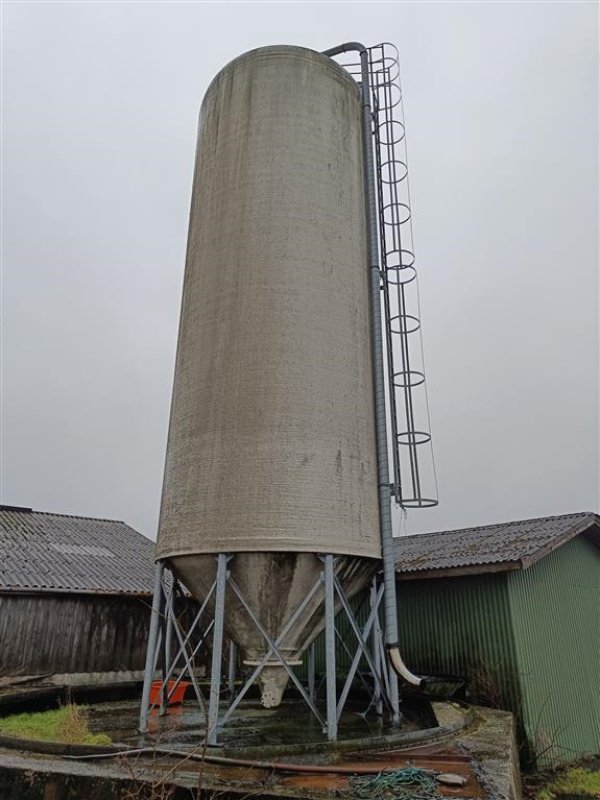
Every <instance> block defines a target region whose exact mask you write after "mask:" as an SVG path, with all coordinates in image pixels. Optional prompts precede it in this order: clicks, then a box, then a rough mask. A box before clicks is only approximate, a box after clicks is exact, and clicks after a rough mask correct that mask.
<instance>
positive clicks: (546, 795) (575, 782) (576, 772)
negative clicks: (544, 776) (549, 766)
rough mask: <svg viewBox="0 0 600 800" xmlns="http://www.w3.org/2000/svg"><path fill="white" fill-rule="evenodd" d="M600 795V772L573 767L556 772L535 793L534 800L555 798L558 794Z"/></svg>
mask: <svg viewBox="0 0 600 800" xmlns="http://www.w3.org/2000/svg"><path fill="white" fill-rule="evenodd" d="M565 794H566V795H589V796H590V797H598V795H600V772H597V771H591V770H589V769H585V768H584V767H574V768H572V769H567V770H565V771H564V772H561V773H560V774H558V775H557V776H556V777H555V778H554V779H553V780H552V781H550V782H549V783H547V784H546V785H545V786H543V787H542V788H541V789H539V790H538V791H537V792H536V794H535V800H555V798H557V797H559V796H560V795H565Z"/></svg>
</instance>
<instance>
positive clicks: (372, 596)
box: [370, 575, 383, 716]
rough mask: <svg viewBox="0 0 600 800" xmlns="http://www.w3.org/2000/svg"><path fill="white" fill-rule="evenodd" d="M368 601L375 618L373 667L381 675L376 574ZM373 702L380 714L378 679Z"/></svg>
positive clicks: (381, 710) (372, 644)
mask: <svg viewBox="0 0 600 800" xmlns="http://www.w3.org/2000/svg"><path fill="white" fill-rule="evenodd" d="M370 602H371V613H373V611H375V620H374V622H373V628H372V634H371V646H372V648H373V663H374V665H375V669H376V670H377V674H378V675H381V650H380V641H381V626H380V625H379V607H378V606H379V604H378V603H377V576H375V575H374V576H373V580H372V581H371V593H370ZM373 702H374V704H375V711H376V712H377V714H379V715H380V716H381V714H382V713H383V701H382V697H381V684H380V682H379V681H377V680H376V681H375V685H374V687H373Z"/></svg>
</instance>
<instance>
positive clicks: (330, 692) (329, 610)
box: [324, 555, 337, 742]
mask: <svg viewBox="0 0 600 800" xmlns="http://www.w3.org/2000/svg"><path fill="white" fill-rule="evenodd" d="M334 578H335V575H334V563H333V556H332V555H326V556H325V573H324V580H325V670H326V672H325V683H326V687H327V738H328V739H329V741H330V742H335V741H336V740H337V696H336V675H335V582H334Z"/></svg>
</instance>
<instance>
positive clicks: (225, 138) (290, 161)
mask: <svg viewBox="0 0 600 800" xmlns="http://www.w3.org/2000/svg"><path fill="white" fill-rule="evenodd" d="M361 135H362V134H361V107H360V95H359V91H358V88H357V86H356V84H355V83H354V81H353V80H352V79H351V78H350V76H349V75H348V74H347V73H346V72H345V71H344V70H343V69H342V68H340V67H339V66H338V65H336V64H335V63H334V62H333V61H331V60H330V59H329V58H327V57H325V56H323V55H321V54H319V53H316V52H313V51H310V50H305V49H303V48H297V47H268V48H261V49H259V50H254V51H252V52H250V53H247V54H245V55H243V56H241V57H240V58H238V59H236V60H235V61H233V62H232V63H231V64H229V65H228V66H227V67H225V68H224V69H223V70H222V71H221V72H220V73H219V74H218V75H217V77H216V78H215V80H214V81H213V83H212V84H211V86H210V88H209V90H208V92H207V94H206V96H205V98H204V101H203V104H202V109H201V113H200V127H199V135H198V146H197V153H196V168H195V175H194V184H193V192H192V207H191V216H190V229H189V239H188V250H187V260H186V270H185V279H184V287H183V299H182V308H181V320H180V328H179V339H178V348H177V357H176V367H175V380H174V388H173V398H172V406H171V420H170V428H169V438H168V446H167V459H166V466H165V478H164V486H163V497H162V506H161V515H160V523H159V535H158V542H157V557H158V558H163V559H168V560H169V562H170V564H171V565H172V566H173V567H174V569H175V570H176V572H177V573H178V574H179V576H180V577H181V579H182V580H183V582H184V583H185V584H186V585H187V587H188V588H189V589H190V591H191V592H192V593H194V594H195V595H196V596H198V597H203V596H204V595H205V594H206V592H207V591H208V589H209V588H210V586H211V584H212V582H213V580H214V576H215V569H216V559H215V555H216V554H217V553H220V552H227V553H235V554H236V556H235V558H234V559H233V560H232V561H231V571H232V574H233V576H234V578H235V580H236V582H237V583H238V585H240V587H241V589H242V591H243V592H244V594H245V596H246V597H247V599H248V601H249V603H250V605H251V606H252V607H253V609H254V610H255V612H256V614H257V616H258V617H259V619H261V622H262V624H263V625H264V626H265V628H266V629H267V630H268V631H269V632H270V633H271V634H273V635H277V634H278V633H279V631H280V630H281V628H282V627H283V625H284V624H285V622H286V621H287V619H288V618H289V617H290V616H291V614H292V613H293V611H294V610H295V608H296V607H297V606H298V605H299V603H300V602H301V600H302V599H303V598H304V596H305V595H306V593H307V592H308V591H309V590H310V588H311V586H312V585H313V584H314V582H315V580H317V579H318V576H319V574H320V571H321V568H322V565H321V562H320V560H319V558H318V555H317V554H319V553H334V554H339V555H340V556H343V558H340V559H339V560H338V570H339V573H340V576H341V577H342V580H343V582H344V583H345V585H346V588H347V591H348V592H349V594H354V593H355V592H356V591H358V590H359V589H360V588H361V587H362V586H363V585H364V583H365V582H366V580H368V577H369V575H370V574H371V572H372V569H373V565H374V563H375V561H374V559H378V558H379V557H380V555H381V550H380V540H379V520H378V504H377V479H376V475H377V472H376V452H375V432H374V412H373V385H372V370H371V350H370V327H369V295H368V292H369V287H368V270H367V256H366V225H365V207H364V187H363V167H362V153H361V147H362V139H361ZM321 600H322V593H320V594H319V596H318V597H315V599H314V602H313V603H312V604H311V605H310V606H309V607H308V608H307V610H306V612H305V614H304V617H303V619H302V620H301V621H300V624H299V625H298V626H297V627H296V628H295V633H294V634H293V635H292V636H291V637H290V638H288V639H287V640H286V643H285V647H284V651H285V652H286V654H287V656H288V657H289V659H290V661H293V660H294V659H296V658H297V657H298V656H299V655H300V653H301V652H302V650H303V649H304V648H305V647H306V645H307V644H308V642H309V641H310V640H311V639H312V638H314V636H315V635H316V632H318V630H319V628H320V627H321V612H320V610H319V604H320V602H321ZM226 629H227V633H228V634H229V635H230V636H231V637H232V638H233V639H234V641H236V642H237V643H238V644H239V646H240V647H241V648H242V651H243V654H244V657H245V659H246V660H248V661H252V660H253V659H257V658H259V657H260V655H261V654H262V653H264V640H263V639H262V637H261V635H260V633H259V632H258V631H257V630H256V629H255V628H254V626H253V625H252V623H251V622H250V620H249V618H248V615H247V612H246V611H245V610H244V609H243V608H242V607H241V606H240V605H239V602H237V601H236V599H235V598H234V597H233V596H231V593H230V594H229V595H228V596H227V610H226ZM285 682H286V677H285V671H284V670H283V668H280V667H275V666H273V667H271V668H270V669H269V670H267V671H266V672H265V674H264V680H263V689H264V698H263V699H264V700H265V701H266V702H271V703H276V702H278V700H279V697H280V694H281V691H282V690H283V687H284V686H285Z"/></svg>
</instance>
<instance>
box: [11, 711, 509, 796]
mask: <svg viewBox="0 0 600 800" xmlns="http://www.w3.org/2000/svg"><path fill="white" fill-rule="evenodd" d="M362 708H364V706H361V705H360V704H358V705H356V706H355V708H354V710H353V709H352V708H350V709H349V710H348V711H347V712H346V713H345V714H344V715H343V717H342V719H341V721H340V731H339V735H340V739H345V740H346V742H345V746H342V745H339V746H338V745H333V746H329V747H328V746H327V743H326V742H325V740H324V736H323V732H322V730H321V726H320V724H319V723H318V721H317V720H315V719H314V717H313V716H312V714H311V712H310V711H308V710H307V709H306V708H305V706H304V705H303V704H302V703H301V702H294V701H290V702H286V703H284V704H283V706H281V707H280V708H278V709H264V708H262V706H260V704H259V703H258V702H254V701H250V702H247V703H244V704H242V705H241V706H240V708H239V709H238V710H237V712H236V714H235V715H234V717H233V719H232V720H231V723H229V724H228V725H227V726H226V728H225V730H224V731H223V734H222V747H220V748H211V749H210V751H209V752H210V753H212V754H213V755H230V754H235V753H238V754H240V755H242V756H243V757H244V758H249V759H251V760H256V759H261V760H263V761H276V762H277V763H279V764H281V762H288V763H289V762H292V763H295V764H303V765H304V766H305V767H306V766H307V765H321V766H320V769H321V772H318V771H314V772H311V773H310V774H307V773H302V772H299V771H297V772H296V773H294V772H293V771H290V770H289V769H288V770H286V769H273V768H265V767H252V768H250V767H247V766H234V765H230V764H229V765H223V764H219V765H217V764H209V763H206V762H203V763H200V762H198V761H196V760H194V758H193V757H200V756H201V754H202V752H203V742H204V733H203V728H204V726H203V717H202V714H201V713H200V711H199V710H198V709H197V708H196V707H195V706H194V705H193V704H192V703H191V702H187V703H186V704H185V705H184V706H183V707H180V708H176V709H172V710H171V712H170V713H169V714H168V715H166V716H164V717H161V716H159V715H158V714H156V713H155V714H152V715H151V717H150V720H149V727H150V730H149V732H148V733H147V734H146V736H144V737H142V736H140V735H139V734H138V732H137V724H138V714H139V700H138V699H137V698H132V699H122V700H110V701H107V702H96V701H93V702H91V703H90V704H89V725H90V728H91V729H92V731H93V732H98V733H100V732H104V733H108V734H109V735H110V736H111V738H112V740H113V742H114V743H115V744H122V745H124V747H129V748H131V747H133V748H135V747H154V748H160V749H170V750H174V751H178V752H179V753H180V755H165V754H162V753H156V752H155V753H153V754H150V755H132V756H131V755H130V756H127V757H126V756H123V755H118V756H117V757H116V758H115V757H111V758H110V759H107V760H102V761H101V760H77V759H69V758H65V757H60V756H58V755H41V754H39V753H38V754H36V753H34V752H19V751H17V750H6V749H1V748H0V800H109V798H110V800H129V799H130V798H140V800H141V798H149V799H150V800H163V798H168V800H183V798H186V800H190V799H191V798H199V797H207V798H213V797H215V796H216V794H219V795H221V796H222V797H223V798H232V800H233V798H243V797H247V796H249V795H253V796H255V797H261V798H268V797H270V798H272V797H279V798H287V797H289V798H312V799H313V800H319V799H321V798H326V797H333V796H335V795H336V794H337V795H341V796H348V797H353V796H354V795H353V794H352V791H351V785H350V782H349V775H350V774H352V773H355V772H360V771H362V770H364V769H365V768H367V769H371V770H372V772H373V773H374V774H376V773H377V772H378V771H380V770H382V769H383V770H391V769H394V770H395V769H399V768H402V767H403V766H407V765H415V766H421V767H422V768H424V769H435V770H436V771H438V772H444V771H450V772H454V773H457V774H462V775H463V776H464V777H465V778H466V779H467V784H466V785H465V786H464V787H461V788H460V789H452V788H443V789H441V793H440V797H443V796H445V797H457V798H458V797H461V798H472V800H479V798H490V800H518V790H517V792H515V783H514V779H513V778H512V776H511V769H512V764H511V762H510V759H507V758H506V757H503V755H502V754H503V753H504V754H506V753H507V752H510V749H511V736H512V727H511V725H512V723H511V717H510V715H509V714H502V712H500V715H499V716H498V712H492V714H491V716H490V717H489V718H487V717H485V715H484V716H480V714H479V711H477V713H476V714H473V713H472V712H471V711H469V712H465V710H464V709H461V708H460V707H459V706H455V705H453V704H441V705H440V706H437V705H436V706H435V708H434V710H435V712H436V715H437V717H438V718H439V724H440V725H441V726H442V727H441V728H437V729H435V728H431V727H430V728H428V730H427V731H425V730H423V728H424V726H425V724H426V725H428V726H431V719H432V718H433V719H434V724H435V717H432V712H431V709H430V710H429V714H427V713H425V714H421V715H420V714H419V713H417V711H416V710H415V709H412V710H411V711H410V713H409V719H408V721H407V723H406V725H405V726H403V728H402V729H401V730H400V731H398V729H395V730H394V731H393V732H392V735H391V736H390V730H389V729H388V731H387V732H386V731H385V730H384V728H383V726H382V722H381V720H380V719H379V718H378V717H376V716H370V717H368V718H365V717H364V716H363V715H361V714H360V713H358V712H359V710H361V709H362ZM411 717H412V718H411ZM475 718H476V720H475ZM474 720H475V721H474ZM419 729H421V730H419ZM436 730H437V731H438V733H437V734H436ZM439 731H446V732H447V733H446V734H445V736H444V738H443V739H442V740H440V741H437V742H430V743H429V744H426V743H423V742H422V743H420V745H419V746H415V743H414V741H411V737H412V738H413V739H414V737H415V736H422V735H424V736H428V735H431V736H434V735H438V736H439ZM386 736H387V738H386ZM382 742H387V745H386V746H382ZM402 742H404V743H402ZM181 754H183V755H181ZM327 766H331V769H332V771H331V772H330V771H329V770H328V769H327ZM311 768H312V767H311ZM340 768H341V769H346V770H347V774H336V772H335V770H336V769H340ZM316 769H317V770H318V769H319V767H318V766H317V768H316ZM490 776H492V778H491V777H490ZM199 787H200V791H199Z"/></svg>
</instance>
